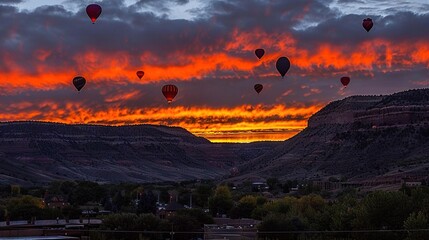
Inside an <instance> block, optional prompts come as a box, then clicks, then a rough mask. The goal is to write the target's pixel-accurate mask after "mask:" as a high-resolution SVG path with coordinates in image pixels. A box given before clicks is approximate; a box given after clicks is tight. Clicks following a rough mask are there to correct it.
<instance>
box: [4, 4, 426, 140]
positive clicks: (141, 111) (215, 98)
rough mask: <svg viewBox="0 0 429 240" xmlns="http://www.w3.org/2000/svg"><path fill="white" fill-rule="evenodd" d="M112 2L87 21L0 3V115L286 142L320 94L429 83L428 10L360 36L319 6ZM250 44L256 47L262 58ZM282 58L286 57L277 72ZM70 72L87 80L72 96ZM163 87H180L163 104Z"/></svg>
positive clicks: (382, 20) (355, 24) (63, 11)
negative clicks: (136, 6)
mask: <svg viewBox="0 0 429 240" xmlns="http://www.w3.org/2000/svg"><path fill="white" fill-rule="evenodd" d="M118 2H119V3H118V4H117V5H115V6H116V7H115V6H110V5H109V4H110V3H109V1H107V0H106V1H101V3H100V4H101V5H102V6H103V8H104V9H106V10H103V14H102V15H101V17H100V18H99V19H98V20H97V22H96V24H91V23H90V20H89V19H87V16H85V15H84V13H83V11H82V10H81V9H67V8H66V7H65V6H61V5H56V6H55V7H53V8H48V7H46V6H45V7H43V6H39V8H36V7H34V8H32V6H30V5H25V4H20V5H18V6H19V7H20V8H22V7H26V9H30V10H27V11H23V10H21V9H20V8H18V7H17V6H15V5H13V4H7V3H6V4H0V10H1V13H0V17H1V18H2V20H3V21H2V22H3V23H2V25H1V26H0V27H1V29H2V31H1V32H2V34H1V36H0V40H1V42H0V43H1V45H0V48H1V51H0V87H1V90H0V108H1V109H2V111H1V112H0V121H28V120H37V121H53V122H61V123H73V124H84V123H87V124H107V125H123V124H155V125H158V124H162V125H168V126H179V127H183V128H186V129H187V130H188V131H190V132H192V133H194V134H196V135H197V136H202V137H205V138H207V139H209V140H211V141H213V142H251V141H263V140H269V141H272V140H285V139H288V138H290V137H292V136H293V135H295V134H296V133H298V132H299V131H300V130H302V129H303V128H305V127H306V126H307V120H308V118H309V117H310V116H311V115H312V114H314V113H316V112H317V111H318V110H319V109H321V108H322V107H323V106H324V105H326V104H327V103H329V102H330V101H333V100H338V99H341V98H344V97H347V96H351V95H355V94H359V95H362V94H370V95H374V94H387V93H392V92H396V91H402V90H407V89H412V88H424V87H429V74H428V72H429V70H428V68H429V33H427V31H423V30H422V29H421V28H419V26H425V24H427V22H429V15H428V13H427V12H428V11H426V10H427V9H426V8H427V6H422V8H421V9H422V12H421V13H419V12H413V11H416V10H413V11H408V12H403V11H398V10H397V9H396V10H395V9H393V8H392V9H393V10H392V12H391V13H390V14H389V12H388V10H385V9H383V15H382V16H371V17H372V18H373V19H374V20H375V25H374V28H373V29H372V30H371V31H370V32H366V31H365V30H364V29H363V28H362V26H361V21H362V19H364V18H365V17H368V16H364V15H353V14H350V15H349V14H347V13H345V12H344V13H342V14H341V15H335V11H336V10H335V9H334V7H338V6H336V5H335V6H334V5H330V6H326V5H324V3H323V2H322V1H306V3H301V2H300V3H296V4H294V5H292V4H291V3H287V2H283V1H272V2H271V3H270V4H268V3H264V1H246V5H247V6H248V7H249V8H248V9H247V8H241V7H240V6H241V5H242V4H243V3H241V1H239V0H237V1H231V2H228V3H226V2H221V1H210V4H208V5H207V6H205V8H204V15H198V14H197V11H195V17H194V18H192V19H187V20H180V19H174V20H173V19H169V18H163V17H160V16H158V15H156V14H155V15H150V14H149V15H148V14H147V12H144V11H143V12H139V11H134V10H132V9H133V5H132V4H131V5H130V4H129V3H127V4H124V2H123V1H122V2H121V1H118ZM58 4H61V3H60V2H59V3H58ZM177 4H179V3H177ZM118 6H119V7H118ZM344 6H345V7H347V6H349V5H347V4H345V5H344ZM398 6H399V5H398ZM400 6H403V5H400ZM414 6H415V3H414V4H413V5H412V7H414ZM255 9H258V10H260V11H254V10H255ZM410 9H414V8H410ZM425 9H426V10H425ZM200 10H201V11H203V10H202V9H200ZM286 10H287V11H286ZM346 10H347V9H345V10H344V11H346ZM159 11H161V9H160V10H159ZM386 13H387V14H386ZM11 15H16V18H15V17H14V18H13V19H14V20H12V19H11V18H10V16H11ZM320 15H324V16H327V17H326V18H320V17H319V16H320ZM118 16H121V17H118ZM175 16H176V15H175ZM262 20H263V21H262ZM407 26H408V27H407ZM297 29H299V30H297ZM112 33H115V34H112ZM116 33H121V34H116ZM256 48H264V49H265V55H264V56H263V57H262V58H261V59H260V60H258V59H257V58H256V56H255V55H254V50H255V49H256ZM282 56H287V57H288V58H289V60H290V62H291V68H290V70H289V72H288V73H287V74H286V76H285V78H283V79H282V78H281V77H280V75H279V73H278V72H277V70H276V68H275V62H276V60H277V59H278V58H279V57H282ZM137 70H143V71H144V72H145V75H144V77H143V78H142V79H141V80H140V79H139V78H138V77H137V76H136V71H137ZM75 76H84V77H85V78H86V80H87V84H86V86H85V87H84V88H83V90H82V91H81V92H79V93H78V92H77V91H76V90H75V89H74V87H73V86H72V84H71V81H72V79H73V78H74V77H75ZM342 76H349V77H350V78H351V82H350V85H349V87H348V88H347V89H344V88H342V86H341V83H340V82H339V79H340V77H342ZM256 83H258V84H262V85H263V86H264V88H263V91H262V92H261V93H260V94H256V93H255V92H254V90H253V85H254V84H256ZM164 84H175V85H176V86H177V87H178V88H179V93H178V95H177V97H176V98H175V99H174V100H173V103H172V104H171V105H167V104H166V101H165V99H163V96H162V94H161V87H162V85H164Z"/></svg>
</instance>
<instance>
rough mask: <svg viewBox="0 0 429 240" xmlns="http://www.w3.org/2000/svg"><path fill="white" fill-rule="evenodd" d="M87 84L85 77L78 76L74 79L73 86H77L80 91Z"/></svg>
mask: <svg viewBox="0 0 429 240" xmlns="http://www.w3.org/2000/svg"><path fill="white" fill-rule="evenodd" d="M85 84H86V80H85V78H84V77H81V76H77V77H75V78H73V85H74V86H75V88H76V89H77V91H80V90H81V89H82V88H83V86H85Z"/></svg>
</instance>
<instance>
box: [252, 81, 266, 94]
mask: <svg viewBox="0 0 429 240" xmlns="http://www.w3.org/2000/svg"><path fill="white" fill-rule="evenodd" d="M253 88H255V91H256V92H257V93H258V94H259V93H260V92H261V91H262V89H263V88H264V86H262V84H259V83H258V84H255V86H254V87H253Z"/></svg>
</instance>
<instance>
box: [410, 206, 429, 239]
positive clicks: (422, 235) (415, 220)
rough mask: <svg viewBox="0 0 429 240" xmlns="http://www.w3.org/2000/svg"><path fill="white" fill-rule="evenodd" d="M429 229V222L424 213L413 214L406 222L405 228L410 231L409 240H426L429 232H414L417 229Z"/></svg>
mask: <svg viewBox="0 0 429 240" xmlns="http://www.w3.org/2000/svg"><path fill="white" fill-rule="evenodd" d="M428 227H429V225H428V220H427V218H426V216H425V215H424V214H423V213H422V212H418V213H417V214H416V213H415V212H413V213H411V214H410V216H409V217H408V218H407V220H405V222H404V228H405V229H407V230H409V232H408V238H407V240H425V239H427V232H426V231H425V232H414V231H412V230H415V229H427V228H428Z"/></svg>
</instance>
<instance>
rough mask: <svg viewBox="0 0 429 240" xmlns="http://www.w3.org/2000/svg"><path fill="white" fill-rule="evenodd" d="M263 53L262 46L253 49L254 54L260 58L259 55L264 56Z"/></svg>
mask: <svg viewBox="0 0 429 240" xmlns="http://www.w3.org/2000/svg"><path fill="white" fill-rule="evenodd" d="M264 54H265V50H264V49H262V48H258V49H256V50H255V55H256V56H257V57H258V58H259V59H261V57H262V56H264Z"/></svg>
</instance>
